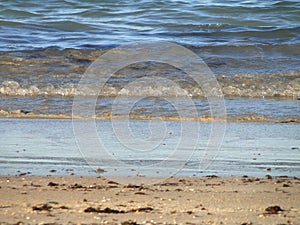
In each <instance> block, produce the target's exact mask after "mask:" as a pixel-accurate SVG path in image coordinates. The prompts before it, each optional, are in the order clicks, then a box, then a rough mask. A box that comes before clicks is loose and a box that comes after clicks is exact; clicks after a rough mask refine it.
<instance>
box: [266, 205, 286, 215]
mask: <svg viewBox="0 0 300 225" xmlns="http://www.w3.org/2000/svg"><path fill="white" fill-rule="evenodd" d="M265 211H266V212H267V213H268V214H277V213H278V212H282V211H283V209H281V208H280V206H278V205H275V206H269V207H268V208H266V209H265Z"/></svg>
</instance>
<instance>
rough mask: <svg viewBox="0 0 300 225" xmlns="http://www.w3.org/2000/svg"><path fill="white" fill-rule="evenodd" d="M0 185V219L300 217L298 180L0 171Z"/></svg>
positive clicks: (276, 220)
mask: <svg viewBox="0 0 300 225" xmlns="http://www.w3.org/2000/svg"><path fill="white" fill-rule="evenodd" d="M0 187H1V188H0V196H1V200H0V222H1V224H16V223H18V222H22V223H23V224H47V223H48V224H50V223H51V224H67V223H69V224H92V223H93V224H299V221H300V188H299V187H300V180H299V178H296V177H271V176H266V177H264V178H253V177H246V176H244V177H227V178H225V177H224V178H220V177H215V176H209V177H198V178H190V177H183V178H169V179H167V180H164V181H162V182H161V183H159V184H153V185H150V186H139V185H137V186H135V185H124V184H119V183H116V182H113V181H109V180H107V179H105V178H102V177H75V176H65V177H58V176H42V177H39V176H2V177H1V178H0ZM281 210H282V211H281ZM19 224H21V223H19Z"/></svg>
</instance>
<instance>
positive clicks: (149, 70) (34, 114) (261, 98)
mask: <svg viewBox="0 0 300 225" xmlns="http://www.w3.org/2000/svg"><path fill="white" fill-rule="evenodd" d="M137 43H141V44H140V45H139V49H142V50H143V51H144V52H143V53H141V54H142V55H147V54H148V53H147V49H146V52H145V48H144V49H143V48H142V47H141V46H143V43H146V45H145V46H147V43H151V45H152V47H153V51H154V52H155V51H156V48H155V47H156V46H157V52H158V53H159V52H160V51H163V50H162V49H161V43H166V45H168V44H167V43H172V45H176V46H181V47H182V49H184V51H185V50H186V51H188V52H191V53H193V54H195V56H196V57H199V59H201V60H202V61H201V62H202V63H203V65H205V66H206V67H205V68H208V70H209V71H210V72H209V73H210V75H212V79H211V80H213V81H214V82H215V84H216V85H217V87H218V88H219V90H217V93H218V96H215V97H217V98H219V99H220V100H221V101H222V102H223V104H224V105H222V107H223V108H224V110H223V111H222V113H223V114H222V115H221V116H222V118H221V119H225V117H226V118H227V121H228V122H261V123H262V124H264V123H281V124H286V123H287V124H289V123H293V128H287V127H286V126H279V125H278V127H279V130H280V131H278V133H276V134H275V135H273V136H272V137H271V139H272V140H274V141H275V140H276V138H278V134H282V130H281V129H283V130H285V129H292V130H293V131H292V132H291V133H293V132H294V133H297V132H298V133H299V131H300V130H299V122H300V2H299V1H297V0H290V1H278V0H270V1H256V0H244V1H235V0H231V1H225V0H221V1H216V0H203V1H194V0H192V1H186V0H166V1H160V0H154V1H148V0H129V1H122V0H116V1H107V0H103V1H94V0H88V1H77V0H61V1H58V0H51V1H47V2H43V1H33V0H28V1H20V0H3V1H1V2H0V117H4V118H7V117H8V118H17V119H15V120H10V119H9V120H6V119H2V120H1V124H2V125H3V126H2V125H1V126H2V128H1V130H2V131H1V132H2V133H7V134H12V135H17V134H14V132H12V131H8V128H7V127H4V126H6V125H5V124H6V123H8V122H7V121H9V126H8V127H10V128H11V127H13V124H14V123H15V121H18V122H19V121H20V120H19V118H30V120H28V125H26V126H25V127H31V126H32V123H33V124H34V123H35V122H32V118H36V119H37V118H39V119H41V118H42V119H47V120H44V121H46V122H47V123H49V127H56V126H57V124H55V125H51V122H49V121H51V119H58V120H61V121H63V119H67V120H68V119H71V118H72V117H73V118H78V117H79V115H77V114H76V110H75V111H74V102H73V100H74V98H76V97H79V98H83V99H84V100H86V101H87V103H89V102H90V101H91V99H90V98H91V97H95V93H94V92H93V91H92V90H90V89H87V90H80V88H79V86H78V85H79V84H80V82H81V81H82V79H83V77H84V75H86V74H87V73H89V72H91V71H92V70H91V67H93V66H94V67H95V65H96V66H97V64H95V62H97V60H98V62H99V60H100V62H101V59H103V58H105V57H106V56H107V55H109V54H110V53H111V52H114V51H120V48H123V47H122V46H125V49H126V46H128V45H130V44H137ZM116 48H117V50H115V49H116ZM151 51H152V50H151ZM177 53H180V52H177ZM177 53H174V54H173V56H174V57H173V58H172V60H173V59H174V60H177V61H178V62H180V61H181V62H184V63H186V65H189V64H188V63H189V62H188V59H187V58H185V57H184V56H183V57H181V56H180V57H178V58H177V57H176V56H177ZM121 55H122V54H120V56H121ZM178 55H180V54H178ZM128 58H130V56H129V57H128ZM158 58H159V57H158ZM117 59H118V57H115V58H110V61H109V60H108V61H105V62H106V64H101V65H102V67H100V68H99V70H100V71H101V73H102V74H104V73H105V71H106V70H107V68H108V67H109V66H110V65H111V64H112V63H113V62H114V61H117ZM155 59H156V58H153V59H152V60H148V61H145V62H134V63H132V64H130V65H125V66H123V67H122V68H118V70H117V71H116V72H115V73H114V74H107V75H109V79H108V80H107V81H106V82H105V85H104V86H103V88H102V89H101V91H99V92H97V93H96V95H97V96H96V99H95V102H94V103H93V104H94V105H93V107H94V109H92V111H93V113H92V114H93V115H92V118H97V119H102V120H110V119H112V118H114V119H117V120H119V119H124V118H125V119H126V118H127V116H128V118H129V119H132V120H137V121H141V122H140V123H141V124H143V121H144V120H150V121H151V120H153V121H156V120H164V121H170V122H172V121H173V122H174V123H175V122H176V121H177V122H178V121H182V120H185V121H194V122H195V121H200V122H210V121H213V120H214V119H215V118H213V117H214V112H213V109H212V108H213V106H212V105H211V103H212V102H211V101H210V98H209V96H208V94H207V93H206V92H207V89H205V88H203V86H202V87H201V85H200V86H199V84H198V83H197V82H195V81H194V80H193V79H191V76H188V75H187V73H186V72H185V71H184V70H182V69H181V68H177V67H175V66H174V65H169V64H167V63H164V62H161V61H159V60H155ZM186 61H187V62H186ZM191 65H192V64H191ZM107 71H108V70H107ZM197 72H198V71H196V74H195V76H196V78H197V76H199V77H201V76H202V74H201V71H199V72H198V73H197ZM144 78H149V79H150V80H151V82H147V81H145V80H143V79H144ZM97 81H99V80H97ZM89 82H90V83H93V82H95V81H93V80H89ZM208 82H209V79H208ZM116 99H117V101H116ZM92 100H93V99H92ZM132 102H134V104H133V105H131V104H132ZM77 103H78V102H77ZM191 103H192V104H193V107H194V108H193V109H195V110H196V113H195V111H194V110H193V109H191V107H190V105H191ZM83 106H86V105H84V104H83ZM129 106H130V107H131V108H128V107H129ZM177 106H179V107H180V112H179V111H178V107H177ZM86 107H90V106H86ZM114 110H116V111H114ZM113 111H114V112H113ZM74 113H75V114H74ZM124 113H127V114H128V115H125V116H124ZM182 115H184V116H182ZM80 116H82V115H80ZM48 119H50V120H48ZM218 119H220V118H218ZM21 121H22V120H21ZM37 121H40V120H37ZM42 121H43V120H42ZM223 122H224V121H223ZM68 126H69V125H68ZM142 126H143V125H142ZM236 126H237V127H239V126H240V125H236ZM257 126H258V127H260V128H261V125H257ZM268 126H269V125H268ZM234 127H235V126H234ZM245 127H246V126H243V125H241V129H243V130H244V129H247V128H245ZM271 127H272V126H271ZM278 127H277V126H274V127H273V128H274V129H277V128H278ZM53 129H54V128H53ZM55 129H56V128H55ZM207 129H210V128H207ZM234 129H238V128H234ZM69 130H70V129H69V128H68V132H69ZM254 130H255V132H257V130H258V128H255V129H254ZM11 132H12V133H11ZM68 135H69V134H68V133H64V134H63V135H62V136H66V137H67V136H68ZM21 136H22V138H20V140H22V141H25V142H30V141H31V140H32V139H30V138H29V139H27V138H26V135H25V136H24V135H21ZM21 136H20V137H21ZM46 136H47V135H46ZM229 136H230V135H229ZM24 137H25V139H24ZM207 137H208V136H207ZM16 138H18V137H17V136H16ZM259 138H260V137H259V135H258V136H255V135H254V139H255V140H259ZM20 140H19V141H20ZM45 140H48V137H45ZM51 140H52V139H51ZM109 140H110V139H109ZM267 140H269V139H267ZM2 141H3V143H1V146H3V149H2V151H3V154H6V153H7V151H10V150H11V144H8V142H7V140H6V139H3V138H2ZM12 142H13V141H12ZM16 142H17V143H19V142H18V140H16ZM298 142H299V136H297V135H296V136H295V137H293V138H292V140H291V143H292V144H291V145H293V146H288V147H287V146H286V147H287V149H286V150H287V151H290V150H291V148H294V152H292V153H291V154H294V153H295V152H296V156H297V155H298V156H299V152H298V151H299V146H298ZM10 143H11V142H10ZM32 143H34V144H37V145H39V144H38V143H37V142H32ZM32 143H31V144H29V146H33V144H32ZM47 143H48V142H47V141H46V142H43V143H40V146H44V147H45V146H46V147H45V148H46V149H47ZM270 143H271V144H269V145H268V148H269V147H270V146H272V145H273V144H274V143H275V142H274V143H273V144H272V142H270ZM285 143H286V142H285ZM19 144H20V143H19ZM63 146H65V145H63ZM243 146H244V147H245V146H246V145H243ZM62 148H63V147H62ZM245 148H247V146H246V147H245ZM253 148H256V147H253ZM24 149H25V148H24ZM64 149H65V150H66V151H67V149H68V148H67V147H66V148H64ZM258 149H259V150H261V149H260V148H258ZM295 149H296V150H295ZM297 149H298V150H297ZM227 150H228V149H227ZM275 150H276V151H279V150H278V149H275ZM228 151H229V150H228ZM33 154H35V153H33ZM53 154H57V152H56V151H55V152H54V153H53ZM288 155H289V154H288ZM20 157H21V156H20ZM26 157H28V158H26ZM26 157H25V158H26V160H29V161H28V162H30V159H32V156H26ZM47 157H48V156H47ZM70 157H71V158H72V156H70ZM21 158H22V157H21ZM58 158H59V157H58ZM296 158H297V157H296ZM288 159H290V155H289V156H288ZM1 160H2V163H4V164H2V165H1V166H2V169H1V171H2V172H1V171H0V173H1V174H5V172H3V171H5V168H6V166H7V165H6V164H5V163H6V162H11V163H12V164H11V165H20V164H18V160H16V157H15V156H13V157H10V156H9V157H4V159H3V158H2V159H1ZM26 160H25V161H26ZM57 160H58V159H57ZM270 160H271V161H272V160H273V162H274V159H270ZM42 161H43V160H40V161H38V162H40V164H41V165H42ZM26 162H27V161H26ZM55 162H56V163H58V161H55ZM14 163H15V164H14ZM293 163H294V162H293ZM54 164H55V163H54ZM54 164H53V165H54ZM75 164H76V163H75ZM262 164H263V163H262ZM22 165H23V164H22ZM63 165H65V166H66V165H67V164H63ZM76 165H77V164H76ZM130 165H131V164H130ZM241 165H242V164H240V165H239V166H237V168H241ZM251 165H252V164H251ZM289 165H290V164H287V166H286V167H284V168H289ZM295 165H296V167H295V168H296V169H295V170H294V169H293V171H297V169H299V160H298V161H296V164H295ZM3 168H4V169H3ZM47 168H48V167H47ZM222 168H223V167H222ZM222 168H221V169H219V170H218V171H219V172H220V171H222ZM9 171H10V172H9V173H13V172H12V171H15V173H16V171H17V167H13V169H10V170H9ZM281 172H282V171H281ZM281 172H280V173H278V174H281V175H282V173H281ZM7 173H8V172H7ZM220 173H221V172H220ZM228 173H229V172H228ZM235 174H236V173H235ZM254 174H257V173H254ZM293 174H295V173H292V175H293ZM296 174H297V173H296ZM227 175H228V174H227ZM297 175H298V174H297Z"/></svg>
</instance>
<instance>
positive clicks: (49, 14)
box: [0, 0, 300, 51]
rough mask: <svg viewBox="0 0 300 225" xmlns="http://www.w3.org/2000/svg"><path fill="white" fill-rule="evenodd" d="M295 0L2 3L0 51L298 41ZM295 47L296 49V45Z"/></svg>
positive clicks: (30, 0) (299, 27)
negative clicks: (142, 42) (141, 43)
mask: <svg viewBox="0 0 300 225" xmlns="http://www.w3.org/2000/svg"><path fill="white" fill-rule="evenodd" d="M299 12H300V2H299V1H297V0H290V1H278V0H270V1H266V0H263V1H256V0H243V1H233V0H232V1H226V0H222V1H216V0H204V1H186V0H166V1H161V0H154V1H150V0H139V1H135V0H129V1H123V0H116V1H109V0H104V1H93V0H88V1H77V0H63V1H60V0H51V1H47V3H45V2H44V1H34V0H28V1H20V0H12V1H11V0H4V1H1V3H0V34H1V35H0V46H1V51H6V50H20V49H36V48H46V47H49V46H58V47H60V48H90V47H92V48H93V47H101V46H102V47H103V46H114V45H119V44H123V43H126V42H132V41H137V40H167V41H173V42H178V43H181V44H187V45H192V46H228V45H229V46H254V45H256V46H264V45H267V46H272V45H278V46H282V48H283V49H284V46H285V45H296V46H297V44H299V43H300V13H299ZM298 48H299V47H298Z"/></svg>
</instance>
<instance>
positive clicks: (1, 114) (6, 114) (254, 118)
mask: <svg viewBox="0 0 300 225" xmlns="http://www.w3.org/2000/svg"><path fill="white" fill-rule="evenodd" d="M0 118H1V119H5V118H9V119H57V120H60V119H65V120H73V119H75V120H80V119H83V120H84V119H95V120H128V119H130V120H146V121H147V120H163V121H187V122H225V123H226V122H227V123H243V122H250V123H251V122H253V123H255V122H261V123H263V122H270V123H300V117H292V116H291V117H284V118H278V117H274V118H273V117H268V116H263V115H258V114H254V113H250V114H246V115H240V116H226V118H224V119H222V118H217V119H213V118H212V117H210V116H206V115H203V116H199V117H197V118H191V117H178V116H175V117H174V116H172V117H168V116H160V117H157V116H155V117H152V116H149V115H130V116H129V118H128V117H127V116H112V115H111V113H107V114H100V115H99V114H96V115H95V116H93V117H80V116H76V115H75V116H72V115H66V114H35V113H31V112H23V111H22V110H15V111H5V110H2V109H0Z"/></svg>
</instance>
